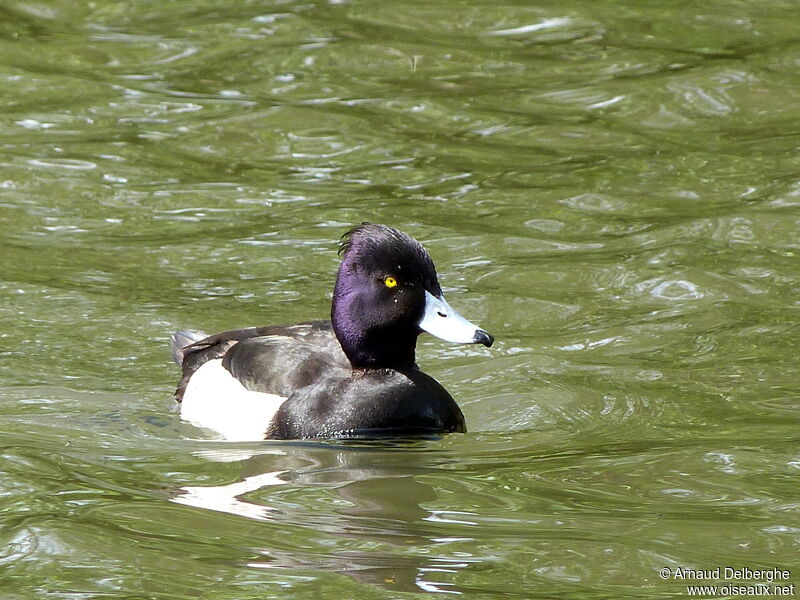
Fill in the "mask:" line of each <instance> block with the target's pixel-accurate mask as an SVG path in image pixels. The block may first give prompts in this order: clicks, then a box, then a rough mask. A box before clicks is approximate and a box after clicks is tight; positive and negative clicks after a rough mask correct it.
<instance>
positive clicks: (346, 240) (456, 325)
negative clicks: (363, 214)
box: [331, 223, 494, 370]
mask: <svg viewBox="0 0 800 600" xmlns="http://www.w3.org/2000/svg"><path fill="white" fill-rule="evenodd" d="M339 253H340V254H342V263H341V265H340V266H339V273H338V275H337V277H336V286H335V287H334V290H333V304H332V307H331V320H332V321H333V329H334V331H335V332H336V337H337V338H338V339H339V343H340V344H341V345H342V349H343V350H344V352H345V354H346V355H347V358H349V359H350V362H351V363H352V365H353V367H354V368H392V369H398V370H403V369H408V368H412V367H413V366H414V350H415V348H416V343H417V336H418V335H419V334H420V333H422V332H423V331H427V332H428V333H431V334H433V335H435V336H437V337H439V338H441V339H443V340H445V341H448V342H455V343H460V344H483V345H484V346H487V347H488V346H491V345H492V343H493V342H494V338H493V337H492V336H491V335H489V334H488V333H487V332H486V331H484V330H483V329H480V328H478V327H477V326H476V325H474V324H473V323H470V322H469V321H467V320H466V319H465V318H464V317H462V316H461V315H459V314H458V313H457V312H456V311H455V310H453V308H452V307H451V306H450V305H449V304H448V303H447V302H446V301H445V299H444V295H443V294H442V288H441V286H440V285H439V278H438V277H437V275H436V268H435V267H434V266H433V261H432V260H431V257H430V256H429V255H428V252H427V251H426V250H425V248H423V247H422V244H420V243H419V242H418V241H417V240H415V239H414V238H412V237H411V236H409V235H406V234H405V233H403V232H401V231H398V230H397V229H394V228H393V227H388V226H386V225H371V224H367V223H364V224H363V225H359V226H358V227H355V228H353V229H351V230H350V231H348V232H347V233H346V234H345V235H344V236H343V238H342V245H341V248H340V250H339Z"/></svg>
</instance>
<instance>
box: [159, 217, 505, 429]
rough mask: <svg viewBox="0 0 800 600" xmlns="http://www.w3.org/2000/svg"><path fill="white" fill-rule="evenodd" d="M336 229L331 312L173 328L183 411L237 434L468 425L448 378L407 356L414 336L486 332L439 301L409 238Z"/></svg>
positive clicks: (425, 261)
mask: <svg viewBox="0 0 800 600" xmlns="http://www.w3.org/2000/svg"><path fill="white" fill-rule="evenodd" d="M342 239H343V241H342V244H341V247H340V250H339V253H340V254H342V262H341V265H340V266H339V272H338V275H337V277H336V285H335V287H334V290H333V303H332V307H331V321H314V322H309V323H301V324H299V325H290V326H282V325H277V326H267V327H250V328H248V329H238V330H235V331H227V332H224V333H219V334H216V335H212V336H206V334H202V333H199V332H194V331H179V332H176V333H175V334H173V336H172V352H173V355H174V357H175V361H176V362H177V363H178V365H180V366H181V367H182V368H183V377H182V379H181V381H180V383H179V385H178V389H177V391H176V392H175V397H176V400H177V401H178V402H179V403H180V412H181V417H183V418H184V419H185V420H187V421H189V422H191V423H193V424H195V425H198V426H200V427H205V428H209V429H213V430H215V431H217V432H219V433H221V434H222V435H223V436H224V437H225V438H226V439H230V440H239V441H244V440H263V439H265V438H266V439H293V438H313V437H325V438H348V437H349V438H352V437H377V436H387V435H390V436H391V435H415V434H436V433H443V432H451V431H465V430H466V427H465V424H464V416H463V414H462V413H461V410H460V409H459V407H458V405H457V404H456V403H455V401H454V400H453V398H452V397H451V396H450V394H448V393H447V390H445V389H444V388H443V387H442V386H441V385H440V384H439V383H438V382H437V381H436V380H435V379H433V378H432V377H430V376H429V375H426V374H425V373H423V372H422V371H421V370H420V369H419V368H418V367H417V365H416V364H415V362H414V351H415V348H416V343H417V336H418V335H419V334H420V333H421V332H422V331H427V332H429V333H431V334H433V335H435V336H437V337H439V338H441V339H443V340H446V341H448V342H455V343H461V344H483V345H484V346H487V347H488V346H491V345H492V342H493V341H494V339H493V338H492V336H491V335H489V334H488V333H487V332H485V331H483V330H482V329H479V328H478V327H477V326H475V325H474V324H472V323H470V322H469V321H467V320H466V319H464V318H463V317H462V316H461V315H459V314H458V313H457V312H456V311H454V310H453V309H452V308H451V307H450V305H449V304H448V303H447V302H446V301H445V299H444V296H443V294H442V289H441V287H440V286H439V279H438V277H437V275H436V269H435V268H434V266H433V261H432V260H431V258H430V256H429V255H428V253H427V251H426V250H425V248H423V247H422V245H421V244H420V243H419V242H417V241H416V240H415V239H414V238H412V237H410V236H408V235H406V234H405V233H402V232H401V231H398V230H397V229H394V228H392V227H387V226H385V225H371V224H367V223H365V224H362V225H359V226H358V227H355V228H354V229H352V230H350V231H349V232H347V233H346V234H345V235H344V236H343V238H342Z"/></svg>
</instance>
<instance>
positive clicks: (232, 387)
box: [181, 358, 286, 442]
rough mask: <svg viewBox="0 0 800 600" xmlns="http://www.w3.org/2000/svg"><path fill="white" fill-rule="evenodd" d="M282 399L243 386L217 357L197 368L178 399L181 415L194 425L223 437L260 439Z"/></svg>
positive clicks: (246, 440) (232, 439) (240, 439)
mask: <svg viewBox="0 0 800 600" xmlns="http://www.w3.org/2000/svg"><path fill="white" fill-rule="evenodd" d="M285 400H286V398H284V397H283V396H278V395H277V394H264V393H261V392H251V391H250V390H246V389H245V388H244V386H243V385H242V384H241V383H239V380H238V379H236V378H235V377H234V376H233V375H231V374H230V372H229V371H228V370H227V369H226V368H225V367H223V366H222V359H221V358H217V359H215V360H210V361H208V362H207V363H205V364H204V365H203V366H202V367H200V368H199V369H197V371H195V373H194V375H192V378H191V379H189V385H187V386H186V391H185V392H184V394H183V401H182V402H181V418H182V419H184V420H186V421H189V422H190V423H191V424H192V425H196V426H197V427H204V428H206V429H212V430H214V431H216V432H218V433H220V434H222V436H223V437H224V438H225V439H226V440H231V441H236V442H251V441H260V440H263V439H264V434H265V433H266V431H267V427H268V426H269V424H270V421H272V417H273V416H274V415H275V413H276V412H277V410H278V407H280V405H281V404H283V402H284V401H285Z"/></svg>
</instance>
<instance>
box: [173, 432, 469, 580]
mask: <svg viewBox="0 0 800 600" xmlns="http://www.w3.org/2000/svg"><path fill="white" fill-rule="evenodd" d="M398 443H399V445H397V444H398ZM362 444H364V445H362ZM204 446H205V448H204V449H202V450H199V451H196V453H197V454H198V455H200V456H202V457H204V458H207V459H210V460H214V461H223V462H230V461H235V462H239V463H240V465H241V468H242V473H241V477H240V479H239V480H237V481H234V482H230V483H222V482H223V481H224V480H225V479H227V477H228V471H227V470H225V469H222V470H221V474H220V479H221V481H220V483H221V484H220V485H205V486H203V485H200V486H186V487H183V488H181V490H180V492H179V493H178V495H176V496H175V497H174V498H173V500H172V501H173V502H176V503H178V504H182V505H185V506H193V507H196V508H202V509H206V510H208V511H213V512H208V513H205V516H204V515H203V513H196V514H195V515H194V516H193V523H195V526H197V527H200V528H203V529H207V530H209V531H214V530H216V529H217V528H219V527H230V522H229V521H226V520H224V518H222V517H216V516H214V515H215V513H217V514H218V513H227V514H229V515H236V516H238V517H246V520H247V521H249V522H250V523H252V526H248V527H247V528H245V529H243V531H248V532H249V533H247V534H245V537H244V540H243V541H242V545H241V547H242V554H241V558H240V559H237V557H236V556H232V557H231V559H232V560H234V561H237V562H239V561H242V562H245V563H246V564H247V566H249V567H252V568H261V569H275V568H288V569H293V570H299V573H296V574H300V575H302V574H304V573H303V572H304V571H305V570H310V571H311V572H312V573H316V572H319V571H327V572H337V573H341V574H343V575H348V576H350V577H352V578H353V579H355V580H357V581H359V582H362V583H365V584H370V585H376V586H379V587H382V588H386V589H388V590H392V591H395V592H400V591H403V592H414V591H416V592H419V591H421V590H422V591H427V592H434V591H436V592H443V591H450V592H455V593H457V592H458V590H459V587H458V584H456V583H455V582H454V581H453V580H454V578H455V574H456V573H458V572H460V571H463V570H464V569H469V568H470V565H472V563H477V562H480V561H481V559H480V558H479V557H477V556H472V555H471V553H469V552H465V551H464V548H465V547H466V546H465V545H469V544H470V543H471V542H470V540H472V539H473V536H475V535H477V528H476V525H475V523H474V522H471V521H470V519H472V518H473V516H471V515H470V514H467V513H465V512H453V511H451V510H440V509H445V508H446V506H447V505H448V504H449V502H447V501H446V499H447V498H448V495H447V494H445V496H444V497H442V493H443V492H442V490H441V489H438V486H437V485H436V484H435V483H434V481H435V478H434V480H431V481H429V477H428V476H430V475H431V474H434V475H435V473H436V472H437V471H438V467H439V465H440V463H441V461H442V460H443V459H446V457H448V456H449V455H448V454H447V453H445V454H442V453H441V452H439V451H437V450H436V447H435V446H433V447H432V446H431V445H430V444H429V443H428V442H426V441H416V442H410V441H409V442H394V441H392V442H391V443H390V444H387V443H383V442H379V441H371V442H369V443H368V444H365V443H359V445H356V446H353V445H351V444H350V443H348V444H347V445H343V444H332V443H319V442H301V443H297V442H293V443H284V444H270V445H267V446H264V445H261V446H260V447H259V446H254V445H249V444H248V445H246V446H238V445H237V446H235V447H231V446H230V445H229V444H224V445H223V446H219V445H218V443H217V442H205V443H204ZM228 481H229V480H228ZM298 494H299V495H298ZM322 507H324V509H322V510H321V508H322ZM243 521H244V520H243ZM223 523H227V525H222V524H223ZM261 527H264V528H265V529H264V530H263V535H264V536H265V537H266V539H269V543H268V545H262V546H261V547H260V549H258V548H259V542H258V540H259V538H260V536H261V535H262V534H261V533H259V532H261V531H262V530H261V529H260V528H261ZM277 530H279V531H280V532H281V533H280V534H279V535H276V533H275V532H276V531H277ZM254 549H258V553H259V554H260V556H257V557H254V556H253V554H252V552H253V550H254Z"/></svg>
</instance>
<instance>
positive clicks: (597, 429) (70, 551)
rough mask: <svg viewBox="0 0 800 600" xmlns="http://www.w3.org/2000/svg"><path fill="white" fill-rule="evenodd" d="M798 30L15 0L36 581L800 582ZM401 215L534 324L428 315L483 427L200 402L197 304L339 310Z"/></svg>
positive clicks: (641, 18) (23, 446)
mask: <svg viewBox="0 0 800 600" xmlns="http://www.w3.org/2000/svg"><path fill="white" fill-rule="evenodd" d="M799 31H800V13H798V11H797V5H796V3H794V2H780V1H777V0H764V1H759V2H744V1H733V0H720V1H718V2H713V3H690V2H678V1H676V0H672V1H668V2H664V1H662V2H650V1H640V0H636V1H633V0H630V1H627V2H594V1H582V2H573V3H552V2H506V3H498V2H493V3H488V2H477V1H472V0H465V1H462V2H426V3H413V2H406V1H404V0H396V1H394V2H382V1H381V2H377V1H373V2H367V1H362V0H354V1H353V2H347V1H344V2H342V1H335V2H334V1H331V2H327V3H325V2H314V1H313V0H312V1H311V2H295V1H291V0H286V1H273V2H252V1H251V2H244V1H240V2H234V1H232V0H216V1H211V0H196V1H191V2H189V1H185V2H122V1H109V0H95V1H94V2H91V3H83V2H67V1H63V2H47V1H39V2H32V1H16V2H15V1H9V2H4V3H2V4H1V5H0V445H2V459H1V460H0V515H2V518H1V519H0V590H2V594H0V595H1V596H2V598H3V600H19V599H29V598H36V599H38V598H58V599H62V598H67V599H84V598H91V599H95V598H98V599H99V598H102V599H145V598H147V599H151V598H152V599H159V600H162V599H163V600H167V599H170V600H172V599H181V598H185V599H195V598H204V599H215V600H216V599H261V598H319V599H341V598H358V599H361V598H366V599H371V598H381V599H382V598H396V599H399V598H435V597H442V596H441V595H442V594H446V593H449V594H451V595H455V594H460V595H461V596H462V597H464V598H521V599H523V598H559V599H584V598H585V599H589V598H592V599H594V598H615V599H616V598H672V597H676V598H678V597H687V593H688V592H687V589H686V585H687V583H697V582H696V581H694V582H693V581H691V580H690V581H688V582H687V581H684V580H676V579H675V578H674V570H675V569H677V568H681V567H687V568H693V569H715V568H718V567H719V568H724V567H726V566H729V567H735V568H741V567H748V568H750V569H772V568H778V569H782V570H789V571H790V577H789V579H788V580H785V581H782V582H780V583H786V584H791V583H794V584H796V586H797V587H798V588H800V493H799V490H800V485H798V483H799V482H800V450H798V441H799V440H800V429H798V426H799V425H800V384H799V383H798V380H799V376H800V362H799V361H798V334H799V333H800V328H798V323H799V322H800V319H798V316H799V315H798V313H799V312H800V302H799V301H798V298H799V297H800V262H798V261H799V260H800V257H798V253H800V153H798V148H800V77H798V68H799V67H800V34H798V32H799ZM365 220H366V221H372V222H382V223H388V224H392V225H395V226H397V227H400V228H401V229H403V230H405V231H407V232H409V233H411V234H412V235H414V236H415V237H417V238H419V239H420V240H421V241H423V242H424V243H425V244H426V245H427V246H428V248H429V250H430V252H431V254H432V255H433V257H434V260H435V261H436V263H437V266H438V269H439V273H440V277H441V279H442V283H443V286H444V289H445V291H446V293H447V295H448V299H449V301H450V302H451V304H453V305H454V306H455V307H456V309H457V310H459V312H461V313H462V314H463V315H464V316H466V317H467V318H469V319H471V320H474V321H475V322H476V323H479V324H480V325H481V326H483V327H484V328H486V329H487V330H488V331H490V332H491V333H493V334H494V335H495V336H496V337H497V340H498V341H497V343H496V345H495V346H494V347H493V348H491V349H490V350H487V349H485V348H482V347H478V348H476V347H471V346H470V347H464V346H451V345H447V344H445V343H442V342H439V341H437V340H434V339H432V338H430V337H425V338H421V343H420V347H419V351H418V358H419V361H420V364H421V366H422V367H423V368H424V369H425V370H426V371H428V372H429V373H431V374H432V375H433V376H435V377H436V378H437V379H438V380H439V381H441V382H442V383H443V384H444V385H445V386H446V387H447V388H448V389H449V390H450V392H451V393H452V395H453V396H454V397H455V398H456V399H457V400H458V401H459V403H460V404H461V406H462V407H463V410H464V413H465V415H466V418H467V423H468V426H469V429H470V432H469V433H468V434H465V435H459V434H456V435H451V436H447V437H445V438H443V439H440V440H428V441H419V442H415V443H408V444H397V445H384V446H376V445H372V446H370V445H357V446H352V445H342V444H332V443H331V444H326V443H303V442H296V443H264V444H233V443H221V442H218V441H214V440H213V439H211V438H210V437H209V436H208V435H206V434H204V432H202V431H199V430H196V429H194V428H192V427H191V426H188V425H185V424H181V423H180V422H179V419H178V418H177V416H176V415H175V414H174V413H172V412H170V407H171V400H170V395H171V393H172V391H173V389H174V385H175V383H176V381H177V376H178V372H177V369H176V367H175V366H174V365H173V364H172V363H171V360H170V357H169V351H168V337H169V334H170V333H171V332H172V331H174V330H175V329H178V328H183V327H196V328H202V329H204V330H207V331H211V332H213V331H220V330H223V329H230V328H235V327H243V326H249V325H259V324H271V323H291V322H297V321H302V320H307V319H312V318H320V317H324V316H325V315H326V314H327V312H328V310H329V302H330V291H331V288H332V284H333V278H334V273H335V269H336V266H337V263H338V260H337V255H336V246H337V240H338V238H339V236H340V235H341V234H342V233H343V232H344V231H346V230H347V229H348V228H349V227H350V226H351V225H353V224H355V223H359V222H362V221H365ZM662 568H669V569H671V570H672V571H671V574H670V576H669V578H668V579H666V580H665V579H662V578H661V577H660V576H659V570H660V569H662ZM699 583H705V582H702V581H700V582H699ZM710 583H712V584H719V585H720V586H722V585H723V584H725V583H730V581H729V580H721V579H720V580H713V581H711V582H710ZM744 583H747V582H744ZM750 583H751V584H752V583H754V582H753V581H750ZM757 583H763V580H759V581H757ZM795 595H796V596H800V589H796V590H795ZM705 597H711V596H708V595H706V596H705ZM714 597H734V595H733V594H730V593H729V594H726V593H724V591H718V593H717V595H716V596H714ZM760 597H765V596H763V595H762V596H760Z"/></svg>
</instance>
